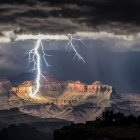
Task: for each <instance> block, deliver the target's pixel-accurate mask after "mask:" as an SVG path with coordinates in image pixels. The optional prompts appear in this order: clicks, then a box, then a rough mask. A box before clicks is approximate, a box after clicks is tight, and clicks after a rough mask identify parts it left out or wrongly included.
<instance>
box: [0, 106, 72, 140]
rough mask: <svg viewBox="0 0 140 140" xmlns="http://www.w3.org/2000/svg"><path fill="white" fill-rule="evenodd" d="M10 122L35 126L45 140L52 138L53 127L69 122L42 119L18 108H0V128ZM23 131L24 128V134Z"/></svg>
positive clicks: (59, 126)
mask: <svg viewBox="0 0 140 140" xmlns="http://www.w3.org/2000/svg"><path fill="white" fill-rule="evenodd" d="M11 124H16V125H17V126H19V125H21V124H27V125H28V126H30V127H31V128H35V129H36V130H37V131H39V132H41V133H42V134H44V135H45V137H46V139H47V140H52V139H53V131H54V130H55V129H59V128H61V127H62V126H65V125H70V124H71V122H68V121H65V120H60V119H55V118H50V119H43V118H39V117H35V116H32V115H29V114H25V113H22V112H20V111H19V109H18V108H13V109H10V110H1V111H0V130H1V129H3V128H7V127H8V126H9V125H11ZM22 128H23V127H22ZM25 132H26V130H24V134H25ZM13 133H14V132H13ZM39 134H40V133H39Z"/></svg>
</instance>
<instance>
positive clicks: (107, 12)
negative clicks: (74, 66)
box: [0, 0, 140, 34]
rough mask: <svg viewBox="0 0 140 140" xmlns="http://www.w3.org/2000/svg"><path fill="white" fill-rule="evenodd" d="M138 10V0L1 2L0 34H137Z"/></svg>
mask: <svg viewBox="0 0 140 140" xmlns="http://www.w3.org/2000/svg"><path fill="white" fill-rule="evenodd" d="M139 7H140V2H139V1H138V0H127V1H126V0H123V1H122V0H59V1H58V0H47V1H46V0H35V1H33V0H13V1H11V0H2V1H1V2H0V31H1V32H3V31H7V30H8V31H9V30H11V31H13V32H14V33H15V34H21V33H26V34H27V33H34V34H37V33H51V34H56V33H59V34H60V33H62V34H67V33H76V32H78V31H94V32H95V31H106V32H113V33H115V34H132V33H133V34H135V33H138V32H139V29H140V17H139V14H138V13H140V8H139ZM2 34H3V33H2Z"/></svg>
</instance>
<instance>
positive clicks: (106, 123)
mask: <svg viewBox="0 0 140 140" xmlns="http://www.w3.org/2000/svg"><path fill="white" fill-rule="evenodd" d="M59 139H61V140H66V139H67V140H140V116H138V117H135V116H133V115H129V116H125V115H124V114H123V113H120V112H119V113H114V112H113V111H105V112H103V113H102V116H101V117H100V118H97V119H96V120H95V121H88V122H86V124H72V125H71V126H66V127H63V128H62V129H59V130H55V132H54V140H59Z"/></svg>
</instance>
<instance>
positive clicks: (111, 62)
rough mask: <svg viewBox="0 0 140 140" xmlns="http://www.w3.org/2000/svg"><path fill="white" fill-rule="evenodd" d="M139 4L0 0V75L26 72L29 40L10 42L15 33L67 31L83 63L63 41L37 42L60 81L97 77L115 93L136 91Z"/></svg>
mask: <svg viewBox="0 0 140 140" xmlns="http://www.w3.org/2000/svg"><path fill="white" fill-rule="evenodd" d="M139 7H140V2H139V1H138V0H59V1H58V0H12V1H11V0H1V1H0V76H3V77H7V78H8V77H12V76H16V75H18V74H22V73H27V72H31V71H30V69H31V67H32V66H31V65H30V66H29V67H28V61H27V58H28V55H27V54H26V52H27V50H29V49H31V48H33V47H34V44H35V40H25V41H23V40H16V39H17V37H18V36H19V35H21V34H39V33H40V34H57V35H60V34H61V35H67V34H68V33H71V34H73V35H74V36H76V37H79V38H82V39H83V41H84V43H85V44H86V46H87V47H84V46H82V45H81V44H79V43H78V42H75V44H76V48H77V50H78V52H79V53H80V54H81V55H82V56H83V57H84V59H85V61H86V63H85V64H83V63H82V62H78V60H77V59H74V60H73V57H74V53H73V52H72V51H70V52H69V49H68V50H66V46H67V43H68V42H67V40H59V41H53V40H51V41H46V40H44V41H43V44H44V47H45V48H46V49H47V51H46V52H47V53H48V54H50V55H52V56H50V57H47V61H48V62H49V64H50V65H51V67H50V68H49V69H46V67H44V65H43V64H42V71H43V72H45V71H48V72H49V73H50V74H52V75H54V76H55V77H56V78H58V79H60V80H81V81H83V82H86V83H92V82H93V81H96V80H100V81H102V82H104V83H106V84H110V85H112V86H114V87H115V88H116V89H117V91H119V92H139V91H140V88H139V84H140V78H139V77H140V74H139V71H140V66H139V62H140V47H139V46H140V41H139V40H140V16H139V13H140V8H139Z"/></svg>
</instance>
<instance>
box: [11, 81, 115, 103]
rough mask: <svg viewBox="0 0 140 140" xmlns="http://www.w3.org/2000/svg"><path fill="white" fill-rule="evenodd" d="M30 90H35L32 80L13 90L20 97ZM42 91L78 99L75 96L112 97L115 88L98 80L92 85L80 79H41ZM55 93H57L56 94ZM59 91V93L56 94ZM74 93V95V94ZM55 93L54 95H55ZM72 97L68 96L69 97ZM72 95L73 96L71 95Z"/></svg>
mask: <svg viewBox="0 0 140 140" xmlns="http://www.w3.org/2000/svg"><path fill="white" fill-rule="evenodd" d="M30 90H32V91H34V90H35V84H34V83H33V82H32V81H25V82H23V83H22V84H21V85H19V86H18V87H13V88H12V89H11V92H14V93H16V94H17V95H18V96H20V97H24V96H25V97H29V92H30ZM40 92H41V93H43V95H47V96H48V94H49V96H51V97H54V96H55V99H60V100H62V99H64V100H70V101H71V100H78V99H77V98H75V97H76V96H79V97H81V98H82V97H84V98H86V97H88V96H100V95H103V96H104V97H106V98H108V99H109V98H110V95H111V93H112V92H113V88H112V87H111V86H108V85H104V84H103V83H101V82H99V81H96V82H94V83H93V84H91V85H87V84H84V83H81V82H80V81H74V82H73V81H72V82H59V81H48V80H47V81H46V82H45V81H43V82H42V81H41V86H40ZM54 93H55V94H54ZM56 93H57V94H56ZM73 94H74V95H73ZM53 95H54V96H53ZM69 96H70V98H67V97H69ZM71 96H72V97H71Z"/></svg>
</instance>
